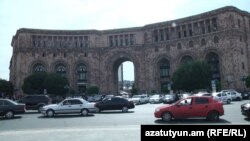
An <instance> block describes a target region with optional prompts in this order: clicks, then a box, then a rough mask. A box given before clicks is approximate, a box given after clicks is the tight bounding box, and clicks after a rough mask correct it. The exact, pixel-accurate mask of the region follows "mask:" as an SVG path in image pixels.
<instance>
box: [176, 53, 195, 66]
mask: <svg viewBox="0 0 250 141" xmlns="http://www.w3.org/2000/svg"><path fill="white" fill-rule="evenodd" d="M191 61H194V59H193V57H192V56H191V55H184V56H182V57H181V58H180V63H179V64H185V63H187V62H191Z"/></svg>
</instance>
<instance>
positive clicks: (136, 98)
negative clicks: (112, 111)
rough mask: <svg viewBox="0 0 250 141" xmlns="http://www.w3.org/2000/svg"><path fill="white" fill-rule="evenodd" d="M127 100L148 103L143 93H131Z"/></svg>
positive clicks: (135, 102)
mask: <svg viewBox="0 0 250 141" xmlns="http://www.w3.org/2000/svg"><path fill="white" fill-rule="evenodd" d="M128 101H133V103H134V104H143V103H148V98H147V97H146V96H145V95H133V97H132V98H129V100H128Z"/></svg>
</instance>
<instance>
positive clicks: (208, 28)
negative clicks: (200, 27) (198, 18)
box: [207, 25, 211, 33]
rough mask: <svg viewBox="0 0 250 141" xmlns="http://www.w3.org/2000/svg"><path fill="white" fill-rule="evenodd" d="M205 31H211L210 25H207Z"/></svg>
mask: <svg viewBox="0 0 250 141" xmlns="http://www.w3.org/2000/svg"><path fill="white" fill-rule="evenodd" d="M207 31H208V33H210V32H211V27H210V25H208V26H207Z"/></svg>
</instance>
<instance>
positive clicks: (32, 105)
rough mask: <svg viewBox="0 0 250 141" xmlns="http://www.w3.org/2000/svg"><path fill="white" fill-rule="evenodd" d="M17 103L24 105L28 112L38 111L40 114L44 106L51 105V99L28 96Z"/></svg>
mask: <svg viewBox="0 0 250 141" xmlns="http://www.w3.org/2000/svg"><path fill="white" fill-rule="evenodd" d="M17 102H18V103H24V104H25V105H26V109H27V110H38V112H39V113H40V112H41V108H42V107H43V106H45V105H48V104H50V103H51V99H50V98H49V96H48V95H28V96H25V97H23V98H22V99H20V100H17Z"/></svg>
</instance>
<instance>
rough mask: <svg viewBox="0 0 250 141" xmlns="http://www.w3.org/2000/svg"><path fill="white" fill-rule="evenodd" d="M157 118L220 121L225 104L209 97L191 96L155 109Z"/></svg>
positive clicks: (164, 119) (165, 119)
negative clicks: (194, 118)
mask: <svg viewBox="0 0 250 141" xmlns="http://www.w3.org/2000/svg"><path fill="white" fill-rule="evenodd" d="M154 115H155V117H156V118H162V120H163V121H170V120H172V118H191V117H206V118H207V119H208V120H211V121H218V120H219V116H222V115H224V109H223V103H221V102H219V101H216V100H214V99H213V97H209V96H191V97H187V98H184V99H181V100H179V101H177V102H176V103H173V104H171V105H168V104H167V105H163V106H160V107H158V108H156V109H155V113H154Z"/></svg>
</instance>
